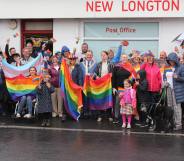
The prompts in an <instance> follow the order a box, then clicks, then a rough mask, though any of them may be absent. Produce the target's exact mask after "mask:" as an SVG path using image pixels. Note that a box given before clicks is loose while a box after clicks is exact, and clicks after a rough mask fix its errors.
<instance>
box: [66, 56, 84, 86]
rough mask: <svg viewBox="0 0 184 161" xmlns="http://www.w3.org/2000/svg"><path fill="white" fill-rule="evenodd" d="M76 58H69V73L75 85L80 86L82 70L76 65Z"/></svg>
mask: <svg viewBox="0 0 184 161" xmlns="http://www.w3.org/2000/svg"><path fill="white" fill-rule="evenodd" d="M76 60H77V57H75V56H71V57H69V71H70V74H71V77H72V80H73V81H74V83H75V84H77V85H79V86H82V69H81V67H80V65H79V64H77V63H76Z"/></svg>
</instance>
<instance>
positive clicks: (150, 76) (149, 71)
mask: <svg viewBox="0 0 184 161" xmlns="http://www.w3.org/2000/svg"><path fill="white" fill-rule="evenodd" d="M141 69H143V70H145V71H146V78H147V81H148V91H150V92H159V91H160V90H161V87H162V76H161V73H160V69H159V67H158V66H157V65H156V64H155V63H154V64H153V65H150V64H148V63H145V64H143V65H142V66H141Z"/></svg>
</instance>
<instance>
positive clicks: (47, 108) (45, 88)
mask: <svg viewBox="0 0 184 161" xmlns="http://www.w3.org/2000/svg"><path fill="white" fill-rule="evenodd" d="M53 92H54V87H53V86H52V85H51V83H50V75H48V74H46V75H44V76H43V81H41V83H40V85H39V86H38V87H37V98H38V106H37V107H38V114H40V117H41V119H42V124H41V126H50V117H51V114H52V101H51V93H53Z"/></svg>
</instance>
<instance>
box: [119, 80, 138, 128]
mask: <svg viewBox="0 0 184 161" xmlns="http://www.w3.org/2000/svg"><path fill="white" fill-rule="evenodd" d="M124 88H125V89H124V91H123V92H120V94H119V96H120V106H121V109H120V113H121V115H122V121H123V124H122V127H123V128H125V127H126V119H128V124H127V129H130V128H131V121H132V115H133V111H134V110H135V108H136V102H137V101H136V91H135V89H132V85H131V82H130V80H128V79H126V80H125V81H124Z"/></svg>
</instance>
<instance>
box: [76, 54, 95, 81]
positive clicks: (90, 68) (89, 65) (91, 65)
mask: <svg viewBox="0 0 184 161" xmlns="http://www.w3.org/2000/svg"><path fill="white" fill-rule="evenodd" d="M80 66H81V68H82V73H83V82H84V79H85V75H93V74H94V70H95V68H96V62H95V60H94V59H93V52H92V51H91V50H88V51H87V53H86V56H85V58H84V60H83V61H82V62H81V63H80Z"/></svg>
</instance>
